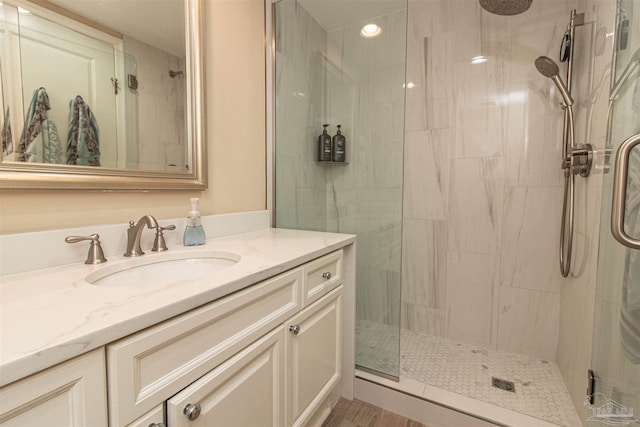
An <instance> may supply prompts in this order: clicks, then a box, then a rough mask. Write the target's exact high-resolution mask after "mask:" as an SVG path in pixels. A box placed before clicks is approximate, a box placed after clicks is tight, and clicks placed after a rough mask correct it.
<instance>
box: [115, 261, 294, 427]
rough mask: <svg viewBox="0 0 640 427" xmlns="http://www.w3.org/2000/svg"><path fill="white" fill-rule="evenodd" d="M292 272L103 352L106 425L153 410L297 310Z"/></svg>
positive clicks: (133, 418) (156, 327)
mask: <svg viewBox="0 0 640 427" xmlns="http://www.w3.org/2000/svg"><path fill="white" fill-rule="evenodd" d="M302 278H303V270H302V269H301V268H297V269H295V270H291V271H289V272H286V273H284V274H282V275H280V276H277V277H275V278H273V279H269V280H266V281H264V282H262V283H259V284H257V285H253V286H251V287H250V288H249V289H246V290H243V291H239V292H237V293H235V294H232V295H229V296H227V297H225V298H223V299H221V300H218V301H214V302H212V303H210V304H207V305H206V306H203V307H201V308H199V309H195V310H193V311H191V312H188V313H187V314H184V315H181V316H179V317H176V318H174V319H172V320H168V321H166V322H164V323H161V324H159V325H156V326H153V327H151V328H149V329H146V330H144V331H142V332H139V333H137V334H134V335H131V336H129V337H127V338H123V339H122V340H120V341H117V342H115V343H113V344H111V345H109V346H108V347H107V380H108V384H109V392H110V394H109V420H110V424H111V425H114V426H122V425H126V424H127V423H130V422H131V421H133V420H135V419H136V418H137V417H139V416H141V415H143V414H145V413H146V412H147V411H149V410H151V409H153V407H154V406H155V405H157V404H158V403H160V402H162V401H163V400H165V399H167V398H169V397H170V396H172V395H174V394H175V393H177V392H178V391H180V390H182V389H183V388H184V387H186V386H187V385H189V384H191V383H192V382H193V381H195V380H197V379H198V378H200V377H201V376H202V375H204V374H206V373H207V372H209V371H210V370H211V369H213V368H215V367H216V366H217V365H219V364H220V363H222V362H223V361H225V360H226V359H228V358H229V357H230V356H232V355H233V354H235V353H237V352H238V351H240V350H241V349H242V348H244V347H246V346H247V345H249V344H250V343H251V342H253V341H255V340H256V339H258V338H259V337H261V336H262V335H264V334H265V333H267V332H268V331H270V330H271V329H273V328H274V327H276V326H277V325H279V324H280V323H282V322H284V321H285V320H286V319H287V318H289V317H291V316H292V315H293V314H295V313H296V312H298V311H299V310H300V309H301V308H302V302H301V295H300V290H301V287H302V281H303V280H302Z"/></svg>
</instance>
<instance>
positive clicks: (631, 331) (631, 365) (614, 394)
mask: <svg viewBox="0 0 640 427" xmlns="http://www.w3.org/2000/svg"><path fill="white" fill-rule="evenodd" d="M625 28H626V29H625ZM639 29H640V5H639V4H638V3H637V2H635V1H632V0H620V1H619V2H618V23H617V31H618V32H617V34H616V39H617V43H616V46H615V56H616V59H615V60H614V63H615V69H614V75H613V78H612V81H613V82H614V83H613V85H612V91H611V93H612V94H616V93H617V94H618V95H617V96H616V97H614V100H613V101H612V105H611V107H610V108H612V110H611V118H610V120H611V122H610V124H609V125H610V129H611V132H610V137H609V144H610V148H611V159H612V162H613V159H614V158H615V156H616V153H617V152H618V151H619V150H620V147H621V144H622V143H623V141H625V140H627V138H629V137H630V136H633V135H636V134H638V133H640V125H639V124H640V97H639V96H638V95H639V94H640V92H639V91H640V76H639V75H638V70H637V62H638V59H637V52H638V49H640V35H639V34H638V30H639ZM634 52H636V53H634ZM634 58H635V59H634ZM628 159H629V163H628V171H627V174H626V208H625V210H624V215H623V216H624V230H625V232H626V234H628V235H629V236H630V237H632V238H633V239H640V146H636V148H635V149H633V150H631V152H630V155H629V157H628ZM619 172H620V168H619V167H616V168H614V167H613V165H612V166H611V168H610V170H609V172H608V173H607V174H605V175H604V183H603V185H604V187H603V203H602V215H601V223H600V250H599V259H598V278H597V285H596V303H595V320H594V335H593V352H592V368H593V371H594V374H595V378H596V382H595V390H594V391H595V393H594V395H593V402H592V403H589V406H588V408H589V409H590V410H592V411H593V415H592V417H591V418H590V420H591V421H600V422H601V423H603V424H609V425H614V424H611V423H612V422H616V423H617V424H615V425H634V426H635V425H640V421H639V419H640V416H638V413H639V412H640V250H638V249H633V248H630V247H627V246H625V245H623V244H621V243H619V242H618V241H616V240H615V239H614V237H613V235H612V232H611V229H612V227H611V216H612V211H611V200H612V188H613V181H614V178H615V176H616V174H618V173H619ZM634 411H635V414H636V415H635V416H634V415H633V412H634Z"/></svg>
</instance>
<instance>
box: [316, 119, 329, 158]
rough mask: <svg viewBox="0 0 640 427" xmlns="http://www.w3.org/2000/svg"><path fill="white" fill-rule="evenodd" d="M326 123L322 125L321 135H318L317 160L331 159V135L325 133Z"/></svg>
mask: <svg viewBox="0 0 640 427" xmlns="http://www.w3.org/2000/svg"><path fill="white" fill-rule="evenodd" d="M327 126H329V125H328V124H327V125H322V127H323V128H324V129H323V130H322V135H320V136H319V137H318V150H319V151H318V161H320V162H330V161H331V135H329V134H328V133H327Z"/></svg>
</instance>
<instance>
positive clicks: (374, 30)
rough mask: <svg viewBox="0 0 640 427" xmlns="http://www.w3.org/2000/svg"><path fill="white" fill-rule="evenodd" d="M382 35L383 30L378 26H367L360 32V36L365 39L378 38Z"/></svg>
mask: <svg viewBox="0 0 640 427" xmlns="http://www.w3.org/2000/svg"><path fill="white" fill-rule="evenodd" d="M381 33H382V28H380V26H379V25H377V24H367V25H365V26H364V27H362V29H361V30H360V35H361V36H362V37H364V38H365V39H371V38H374V37H378V36H379V35H380V34H381Z"/></svg>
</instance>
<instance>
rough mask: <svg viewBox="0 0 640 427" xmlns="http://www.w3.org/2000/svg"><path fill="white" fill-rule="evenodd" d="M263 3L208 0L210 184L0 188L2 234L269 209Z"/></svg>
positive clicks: (207, 69)
mask: <svg viewBox="0 0 640 427" xmlns="http://www.w3.org/2000/svg"><path fill="white" fill-rule="evenodd" d="M264 73H265V65H264V3H263V1H262V0H205V91H206V106H205V111H206V127H207V132H206V136H207V144H208V162H209V163H208V167H209V189H208V190H206V191H203V192H199V191H166V192H146V193H140V192H138V193H118V192H95V191H29V190H20V191H2V192H0V234H9V233H19V232H28V231H39V230H49V229H59V228H69V227H79V226H87V225H94V224H117V223H125V222H128V221H129V220H131V219H137V218H138V217H139V216H140V215H142V214H146V213H150V214H152V215H154V216H156V218H158V219H162V218H173V217H181V216H184V215H186V213H187V212H188V210H189V198H190V197H194V196H199V197H200V198H201V202H200V203H201V205H200V211H201V213H202V214H203V215H210V214H218V213H230V212H246V211H253V210H261V209H265V208H266V171H265V170H266V169H265V168H266V155H265V147H266V144H265V87H264V85H265V78H264Z"/></svg>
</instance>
